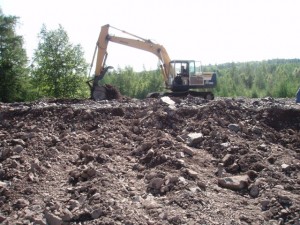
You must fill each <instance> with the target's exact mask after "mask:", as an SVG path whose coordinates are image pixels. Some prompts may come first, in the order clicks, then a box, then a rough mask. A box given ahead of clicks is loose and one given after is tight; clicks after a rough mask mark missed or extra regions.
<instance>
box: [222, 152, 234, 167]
mask: <svg viewBox="0 0 300 225" xmlns="http://www.w3.org/2000/svg"><path fill="white" fill-rule="evenodd" d="M222 162H223V164H224V166H225V167H227V166H230V165H232V164H233V163H234V156H233V155H232V154H226V155H225V156H224V157H223V159H222Z"/></svg>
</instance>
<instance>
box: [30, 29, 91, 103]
mask: <svg viewBox="0 0 300 225" xmlns="http://www.w3.org/2000/svg"><path fill="white" fill-rule="evenodd" d="M39 38H40V42H39V45H38V48H37V50H36V51H35V53H34V58H35V60H34V64H33V67H32V83H33V84H34V85H33V86H34V87H35V93H36V95H37V97H55V98H80V97H87V96H88V95H89V90H88V86H87V85H86V83H85V81H86V80H87V76H86V74H87V63H86V62H85V60H84V55H83V54H84V53H83V51H82V48H81V46H80V45H75V46H73V45H72V44H70V43H69V38H68V35H67V33H66V31H65V30H64V29H63V27H62V26H61V25H60V26H59V28H58V29H57V30H50V31H48V30H47V29H46V27H45V26H43V27H42V29H41V32H40V36H39Z"/></svg>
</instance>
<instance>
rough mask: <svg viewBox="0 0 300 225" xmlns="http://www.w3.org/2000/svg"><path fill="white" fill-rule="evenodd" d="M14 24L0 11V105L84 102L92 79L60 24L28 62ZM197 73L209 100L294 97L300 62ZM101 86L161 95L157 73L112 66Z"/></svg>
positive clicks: (134, 94)
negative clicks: (204, 77) (205, 80)
mask: <svg viewBox="0 0 300 225" xmlns="http://www.w3.org/2000/svg"><path fill="white" fill-rule="evenodd" d="M17 22H18V18H17V17H15V16H5V15H4V14H3V13H2V12H1V9H0V102H16V101H33V100H37V99H41V98H89V95H90V90H89V87H88V85H87V83H86V82H87V81H88V80H90V79H91V78H92V77H90V76H89V75H88V69H89V68H88V64H87V62H86V61H85V58H84V52H83V49H82V47H81V46H80V45H79V44H77V45H74V44H72V43H70V41H69V37H68V34H67V32H66V31H65V30H64V28H63V27H62V26H61V25H60V26H59V28H58V29H56V30H48V29H47V28H46V26H43V27H42V28H41V31H40V33H39V35H38V36H39V42H38V43H37V48H36V50H35V52H34V55H33V58H32V59H31V60H28V58H27V54H26V50H25V49H24V47H23V37H22V36H20V35H18V34H17V33H16V31H15V29H16V25H17ZM29 62H30V63H29ZM203 70H204V71H215V72H216V73H217V83H218V84H217V87H216V88H215V89H214V90H213V92H214V94H215V96H224V97H237V96H245V97H253V98H256V97H265V96H271V97H283V98H285V97H295V94H296V92H297V90H298V88H299V86H300V59H273V60H266V61H260V62H245V63H234V62H232V63H225V64H219V65H204V66H203ZM101 82H102V83H103V84H104V83H109V84H111V85H113V86H115V87H117V88H119V90H120V92H121V94H122V95H125V96H129V97H134V98H140V99H141V98H145V97H146V95H147V94H148V93H151V92H162V91H164V83H163V79H162V75H161V74H160V69H157V70H153V71H146V70H144V71H142V72H135V71H134V70H133V69H132V67H131V66H127V67H126V68H117V69H116V70H113V71H110V72H109V73H108V74H107V75H106V76H105V78H104V79H103V80H102V81H101Z"/></svg>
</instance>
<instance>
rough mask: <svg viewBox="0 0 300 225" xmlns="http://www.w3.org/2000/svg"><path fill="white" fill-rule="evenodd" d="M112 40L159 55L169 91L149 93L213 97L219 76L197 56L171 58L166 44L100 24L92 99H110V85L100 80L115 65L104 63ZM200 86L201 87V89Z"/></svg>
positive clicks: (91, 87) (91, 83)
mask: <svg viewBox="0 0 300 225" xmlns="http://www.w3.org/2000/svg"><path fill="white" fill-rule="evenodd" d="M109 28H113V29H116V30H119V31H121V32H123V33H125V34H127V35H130V36H132V37H134V38H136V39H131V38H125V37H118V36H114V35H110V34H109ZM109 42H113V43H118V44H121V45H126V46H128V47H132V48H137V49H141V50H144V51H148V52H151V53H153V54H154V55H156V56H157V57H158V59H159V61H160V68H161V73H162V76H163V80H164V83H165V88H166V89H168V90H170V91H168V92H165V93H151V94H150V95H149V97H158V96H160V95H167V96H185V95H188V94H190V95H193V96H200V97H202V98H205V99H208V100H211V99H214V95H213V93H212V92H211V89H212V88H214V87H215V86H216V84H217V76H216V73H215V72H202V71H201V64H200V62H197V61H195V60H171V59H170V57H169V55H168V53H167V51H166V49H165V48H164V46H162V45H160V44H156V43H153V42H152V41H151V40H149V39H145V38H141V37H139V36H136V35H134V34H131V33H128V32H126V31H123V30H120V29H118V28H116V27H113V26H110V25H109V24H107V25H104V26H102V27H101V32H100V35H99V38H98V41H97V44H96V48H95V52H94V56H93V60H92V65H91V68H92V67H93V62H94V59H95V55H96V52H97V60H96V67H95V75H94V78H93V79H92V80H91V81H89V82H88V84H89V86H90V89H91V98H92V99H94V100H104V99H107V86H103V85H100V84H99V81H100V80H101V79H102V78H103V77H104V76H105V74H106V72H107V71H108V70H109V69H111V68H113V67H111V66H106V65H105V63H106V59H107V55H108V53H107V47H108V43H109ZM190 89H196V91H191V90H190ZM199 89H200V90H201V91H199ZM202 90H203V91H202ZM207 90H208V91H207Z"/></svg>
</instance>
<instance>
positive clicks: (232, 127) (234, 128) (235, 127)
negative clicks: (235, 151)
mask: <svg viewBox="0 0 300 225" xmlns="http://www.w3.org/2000/svg"><path fill="white" fill-rule="evenodd" d="M228 129H229V130H231V131H234V132H236V133H237V132H239V131H240V126H239V125H238V124H236V123H231V124H229V125H228Z"/></svg>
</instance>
